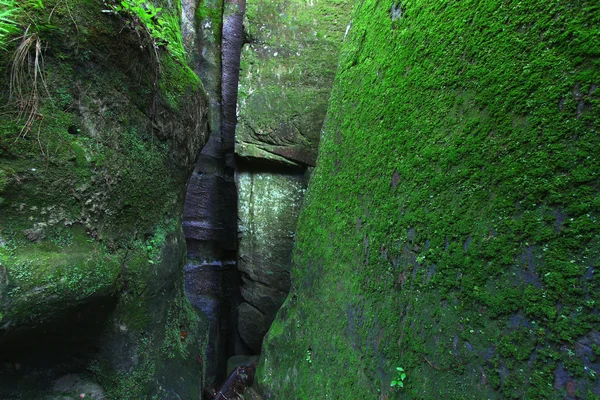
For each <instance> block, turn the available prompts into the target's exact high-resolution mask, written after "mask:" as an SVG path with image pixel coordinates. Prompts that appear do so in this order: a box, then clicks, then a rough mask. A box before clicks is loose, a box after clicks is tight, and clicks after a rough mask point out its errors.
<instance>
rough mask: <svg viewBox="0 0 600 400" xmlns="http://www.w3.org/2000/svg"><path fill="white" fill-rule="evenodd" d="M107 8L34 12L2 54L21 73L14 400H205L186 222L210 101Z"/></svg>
mask: <svg viewBox="0 0 600 400" xmlns="http://www.w3.org/2000/svg"><path fill="white" fill-rule="evenodd" d="M32 4H33V3H32ZM32 4H24V5H23V7H34V5H32ZM106 8H107V5H106V4H105V3H103V2H101V1H91V2H89V1H85V2H81V1H68V2H61V1H52V0H49V1H44V8H41V7H37V8H35V9H31V8H25V10H24V11H23V13H22V15H21V18H22V20H20V21H21V22H22V27H23V30H22V31H21V32H22V34H23V36H22V38H20V39H16V40H15V41H13V42H11V43H10V44H9V46H8V47H7V51H6V52H2V53H0V70H1V74H2V76H3V77H7V76H13V77H15V76H17V77H18V78H17V80H16V81H13V83H14V85H13V86H12V87H11V88H10V90H9V87H8V85H9V79H5V78H3V79H1V80H0V106H1V107H2V117H0V398H3V399H21V398H23V399H46V398H51V399H54V398H61V399H63V398H69V399H70V398H80V395H81V394H85V395H86V396H88V397H87V398H101V397H102V398H104V396H106V397H107V398H111V399H113V398H114V399H142V398H153V397H160V398H165V399H166V398H169V399H170V398H197V397H198V396H199V387H200V380H201V376H202V368H201V365H200V364H199V363H198V361H197V359H196V358H197V355H198V354H200V353H201V352H202V347H203V342H204V334H205V328H206V326H205V323H204V322H202V321H201V319H200V317H199V316H198V315H197V314H196V313H195V312H194V311H193V310H192V308H191V306H190V305H189V304H188V303H187V301H186V300H185V297H184V294H183V276H182V271H183V262H184V257H185V239H184V236H183V232H182V229H181V218H180V215H181V213H182V209H183V199H184V191H185V190H184V189H185V184H186V181H187V178H188V176H189V174H190V173H191V171H192V168H193V165H194V162H195V160H196V158H197V156H198V153H199V151H200V149H201V147H202V146H203V145H204V143H205V142H206V140H207V136H208V129H207V119H208V106H207V99H206V97H205V95H204V93H203V89H202V84H201V82H200V80H199V78H198V77H197V76H196V75H194V73H193V72H192V71H191V70H190V69H189V68H188V67H187V66H186V65H185V63H184V62H183V61H182V58H181V56H180V55H175V53H173V52H171V51H169V50H167V49H166V47H165V46H162V45H158V44H157V42H156V40H155V38H152V37H150V36H149V35H148V31H147V30H144V29H143V26H142V25H141V22H140V21H139V20H136V19H135V16H132V15H129V14H119V15H117V14H115V13H110V12H106ZM103 10H105V12H103ZM173 18H175V19H174V21H175V27H176V26H177V22H176V21H177V18H178V15H177V14H173ZM27 26H29V28H27V30H26V31H25V27H27ZM15 54H17V56H16V57H17V58H16V59H17V62H16V64H11V63H12V62H13V60H14V58H13V56H14V55H15ZM19 54H21V55H25V57H23V58H21V59H20V58H18V57H19V56H18V55H19ZM42 58H43V63H42V62H41V60H42ZM15 74H16V75H15ZM36 83H37V86H36ZM10 91H12V97H10V98H9V92H10ZM29 117H31V118H30V119H29V121H30V123H29V124H28V123H27V120H28V118H29ZM86 388H87V389H86Z"/></svg>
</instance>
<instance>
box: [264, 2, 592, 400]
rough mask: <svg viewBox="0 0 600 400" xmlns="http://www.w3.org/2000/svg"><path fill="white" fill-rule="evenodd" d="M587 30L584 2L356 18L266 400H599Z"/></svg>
mask: <svg viewBox="0 0 600 400" xmlns="http://www.w3.org/2000/svg"><path fill="white" fill-rule="evenodd" d="M599 24H600V14H599V13H598V6H597V5H596V4H594V2H586V1H583V2H574V3H573V2H572V3H569V4H567V3H561V2H547V1H528V2H506V1H500V0H498V1H496V0H492V1H485V2H484V1H468V2H431V1H424V0H419V1H390V2H381V1H367V0H365V1H360V2H358V3H357V4H356V8H355V10H354V12H353V20H352V23H351V27H350V29H349V31H348V36H347V38H346V40H345V42H344V45H343V47H342V51H341V58H340V64H339V67H338V71H337V75H336V79H335V85H334V89H333V91H332V95H331V101H330V105H329V110H328V115H327V122H326V124H325V127H324V133H323V137H322V140H321V144H320V149H319V158H318V161H317V167H316V169H315V172H314V173H313V175H312V177H311V181H310V184H309V188H308V194H307V197H306V199H305V205H304V208H303V211H302V212H301V215H300V218H299V220H298V230H297V233H296V237H297V243H296V248H295V258H294V259H295V264H294V267H293V269H292V288H293V289H292V291H291V293H290V295H289V297H288V298H287V300H286V303H285V304H284V306H283V307H282V308H281V309H280V311H279V313H278V315H277V318H276V319H275V321H274V323H273V325H272V326H271V328H270V330H269V333H268V334H267V336H266V338H265V342H264V343H263V353H262V354H261V361H260V363H259V367H258V370H257V379H256V381H257V382H256V383H257V384H258V385H259V386H260V389H261V390H262V392H263V393H264V395H265V396H266V398H270V399H287V398H290V399H291V398H293V399H314V398H316V397H318V398H340V399H392V398H423V399H435V398H448V399H449V398H461V399H481V398H486V399H506V398H529V399H538V398H556V399H577V398H596V397H598V396H600V389H599V386H598V374H600V368H599V364H598V361H597V360H598V349H599V348H600V347H599V346H600V333H599V331H598V326H599V322H600V321H599V318H600V317H599V313H598V302H599V301H600V298H599V293H600V291H599V289H600V288H599V287H598V283H599V281H598V271H597V262H598V258H599V257H600V240H599V238H600V236H599V233H600V232H599V228H598V222H597V219H598V217H599V211H600V208H599V202H598V187H599V184H600V182H599V177H598V166H599V165H598V157H597V155H598V154H599V152H600V136H599V135H598V132H597V131H598V126H599V124H598V123H599V121H600V97H599V96H600V91H599V90H598V86H599V85H600V68H598V66H599V65H598V57H597V56H598V54H600V40H598V32H597V27H598V25H599ZM255 131H256V132H259V130H258V129H255ZM398 368H402V369H403V372H402V371H400V370H398ZM398 382H402V385H399V384H398Z"/></svg>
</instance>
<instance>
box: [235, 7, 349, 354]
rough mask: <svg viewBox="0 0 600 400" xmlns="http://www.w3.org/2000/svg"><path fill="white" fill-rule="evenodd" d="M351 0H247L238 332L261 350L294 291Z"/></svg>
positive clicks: (239, 141) (238, 148)
mask: <svg viewBox="0 0 600 400" xmlns="http://www.w3.org/2000/svg"><path fill="white" fill-rule="evenodd" d="M350 7H351V4H348V3H346V2H335V1H324V0H317V1H311V2H310V3H307V2H304V1H296V0H288V1H283V2H271V1H263V0H260V1H253V2H249V3H248V5H247V10H246V17H245V21H244V28H245V44H244V48H243V50H242V60H241V73H240V83H239V98H238V114H239V115H238V126H237V130H236V143H235V152H236V156H237V157H238V159H239V160H240V170H239V171H238V173H237V176H236V182H237V186H238V195H239V200H238V204H239V206H238V209H239V218H240V219H239V234H240V248H239V269H240V271H241V272H242V297H243V300H244V302H243V303H242V305H241V306H240V308H239V320H238V321H239V322H238V331H239V333H240V336H241V338H242V340H243V341H244V343H246V344H247V345H248V346H249V347H250V349H251V350H252V351H253V352H256V353H258V352H259V351H260V346H261V343H262V338H263V336H264V334H265V332H266V331H267V329H268V327H269V325H270V324H271V321H272V320H273V318H274V317H275V313H276V312H277V310H278V309H279V307H280V305H281V304H282V303H283V301H284V299H285V297H286V295H287V293H288V291H289V284H290V283H289V282H290V280H289V273H290V268H291V252H292V246H293V241H294V230H295V226H296V220H297V217H298V212H299V208H300V204H301V203H302V197H303V193H304V188H305V186H306V179H305V176H307V175H308V174H306V170H307V168H309V167H311V166H314V163H315V159H316V154H317V148H318V144H319V135H320V131H321V126H322V125H323V120H324V118H325V112H326V110H327V101H328V99H329V92H330V90H331V86H332V84H333V77H334V73H335V69H336V67H337V60H338V53H339V48H340V46H341V43H342V39H343V34H344V31H345V29H346V26H347V23H348V20H349V18H350V16H349V15H350Z"/></svg>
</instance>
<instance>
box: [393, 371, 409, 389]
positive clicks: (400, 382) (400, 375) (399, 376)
mask: <svg viewBox="0 0 600 400" xmlns="http://www.w3.org/2000/svg"><path fill="white" fill-rule="evenodd" d="M405 379H406V372H404V369H403V368H401V367H396V379H393V380H392V383H390V386H391V387H393V388H403V387H404V380H405Z"/></svg>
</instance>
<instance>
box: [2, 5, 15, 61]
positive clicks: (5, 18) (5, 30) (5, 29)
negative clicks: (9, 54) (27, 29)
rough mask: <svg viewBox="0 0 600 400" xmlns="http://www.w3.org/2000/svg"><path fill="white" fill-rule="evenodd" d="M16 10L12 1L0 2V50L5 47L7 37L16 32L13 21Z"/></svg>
mask: <svg viewBox="0 0 600 400" xmlns="http://www.w3.org/2000/svg"><path fill="white" fill-rule="evenodd" d="M17 10H18V7H17V4H16V3H15V1H14V0H0V49H2V48H4V46H5V45H6V43H7V38H8V36H9V35H10V34H11V33H14V32H16V31H17V30H18V29H17V22H16V21H15V16H16V13H17Z"/></svg>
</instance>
